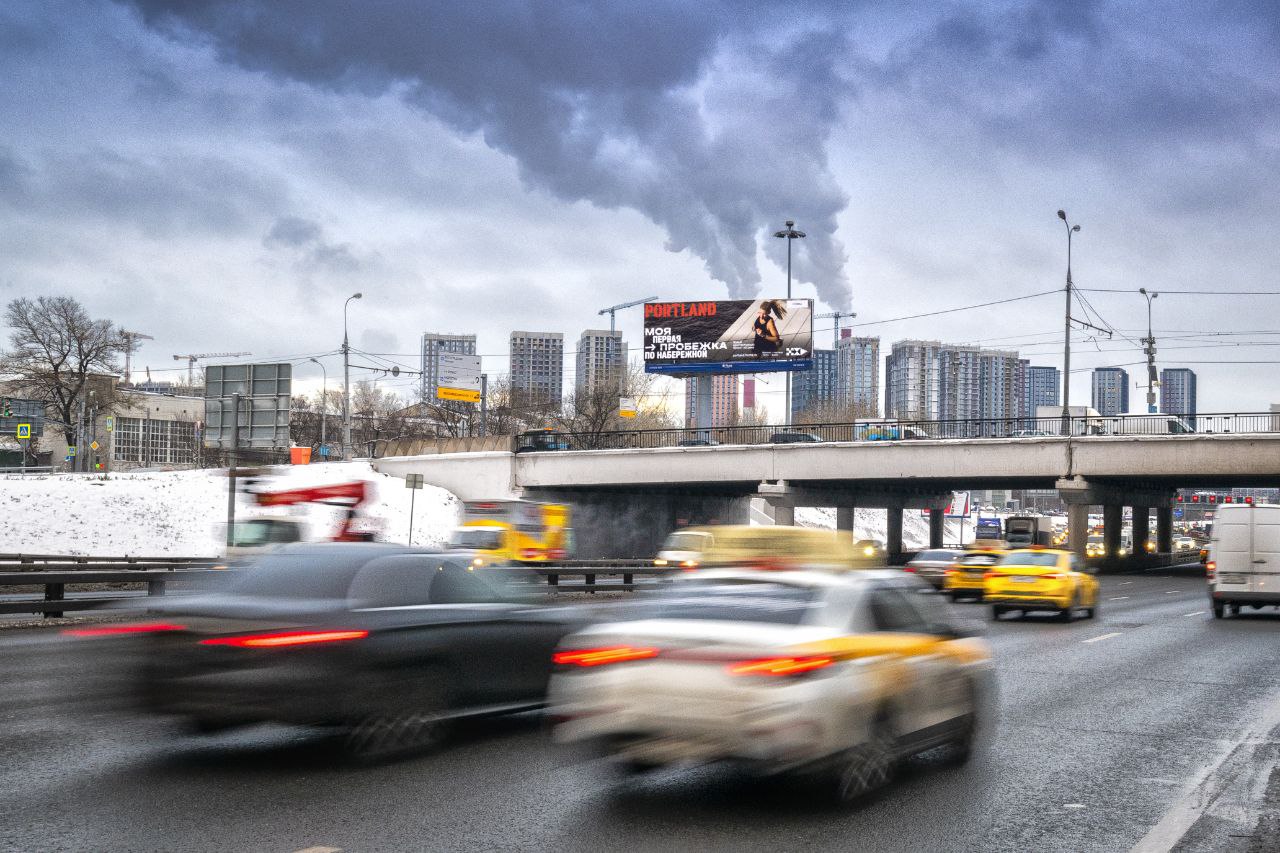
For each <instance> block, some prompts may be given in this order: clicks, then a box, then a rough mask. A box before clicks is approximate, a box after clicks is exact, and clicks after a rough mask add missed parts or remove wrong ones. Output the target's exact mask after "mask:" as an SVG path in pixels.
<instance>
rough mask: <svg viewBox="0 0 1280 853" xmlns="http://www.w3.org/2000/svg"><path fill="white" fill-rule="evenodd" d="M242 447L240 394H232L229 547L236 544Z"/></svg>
mask: <svg viewBox="0 0 1280 853" xmlns="http://www.w3.org/2000/svg"><path fill="white" fill-rule="evenodd" d="M239 447H240V395H239V394H233V395H231V459H230V463H231V464H230V465H229V466H228V467H227V547H228V548H230V547H231V546H233V545H235V544H236V450H237V449H239Z"/></svg>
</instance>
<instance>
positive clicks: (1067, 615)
mask: <svg viewBox="0 0 1280 853" xmlns="http://www.w3.org/2000/svg"><path fill="white" fill-rule="evenodd" d="M1077 603H1078V602H1077V601H1076V596H1074V595H1073V596H1071V603H1069V604H1068V605H1067V606H1066V607H1064V608H1062V609H1061V610H1059V611H1058V621H1059V622H1070V621H1071V620H1072V618H1073V617H1074V616H1075V613H1076V604H1077Z"/></svg>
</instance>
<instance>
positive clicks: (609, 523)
mask: <svg viewBox="0 0 1280 853" xmlns="http://www.w3.org/2000/svg"><path fill="white" fill-rule="evenodd" d="M525 497H526V498H529V499H530V500H537V501H554V502H563V503H567V504H570V505H571V506H572V507H573V533H574V540H575V543H576V549H575V552H574V556H576V557H578V558H581V559H599V558H607V557H617V558H631V557H643V558H647V557H652V556H654V555H655V554H656V553H657V551H658V549H659V548H660V547H661V545H662V543H663V541H664V540H665V539H666V538H667V536H668V535H669V534H670V533H671V532H672V531H673V530H676V529H679V528H681V527H689V526H692V525H698V524H747V523H749V518H750V514H749V509H750V499H749V498H715V497H700V496H692V495H659V494H621V493H616V492H594V493H592V492H556V491H552V490H544V489H538V490H531V491H527V492H525Z"/></svg>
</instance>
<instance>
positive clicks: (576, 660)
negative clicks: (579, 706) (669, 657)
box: [551, 646, 658, 666]
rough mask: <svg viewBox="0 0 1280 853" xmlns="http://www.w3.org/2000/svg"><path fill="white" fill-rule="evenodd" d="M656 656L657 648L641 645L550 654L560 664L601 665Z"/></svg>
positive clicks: (571, 650) (553, 660) (568, 650)
mask: <svg viewBox="0 0 1280 853" xmlns="http://www.w3.org/2000/svg"><path fill="white" fill-rule="evenodd" d="M657 656H658V650H657V649H652V648H647V647H643V646H641V647H635V646H604V647H602V648H598V649H565V650H564V651H561V652H556V653H555V654H554V655H552V656H551V660H552V662H553V663H555V664H558V665H560V666H603V665H604V664H608V663H622V662H624V661H629V660H644V659H645V658H656V657H657Z"/></svg>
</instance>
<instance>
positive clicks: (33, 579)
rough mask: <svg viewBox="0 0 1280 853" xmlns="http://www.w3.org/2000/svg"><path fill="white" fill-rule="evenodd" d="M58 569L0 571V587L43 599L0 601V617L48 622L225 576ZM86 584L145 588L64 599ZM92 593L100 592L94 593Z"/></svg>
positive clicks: (201, 572) (62, 566)
mask: <svg viewBox="0 0 1280 853" xmlns="http://www.w3.org/2000/svg"><path fill="white" fill-rule="evenodd" d="M51 565H57V566H58V568H57V569H52V570H50V569H44V568H42V569H40V570H37V571H30V570H28V571H16V572H13V571H9V572H5V571H0V587H6V586H10V587H13V586H43V587H44V594H43V595H42V596H39V597H36V596H33V597H31V598H19V599H16V600H5V601H0V613H42V614H44V616H45V617H47V618H57V617H60V616H62V615H63V614H64V613H65V612H66V611H68V610H92V609H94V608H96V607H101V606H102V605H104V604H110V603H112V602H116V601H120V600H122V599H123V600H128V599H130V598H145V597H148V596H158V595H164V594H165V592H166V589H167V587H168V585H169V584H172V583H191V582H199V581H202V580H209V579H212V578H215V577H219V576H221V577H225V576H226V572H224V571H222V570H219V569H191V568H186V567H184V566H174V567H172V568H165V569H161V568H144V569H137V568H125V569H121V568H114V567H94V568H92V569H84V568H76V567H75V564H70V565H71V566H72V568H70V569H67V568H66V566H67V565H68V564H51ZM86 584H130V585H137V584H146V590H145V592H141V591H140V592H139V593H138V594H137V595H94V594H92V593H90V594H88V595H85V596H82V597H79V598H67V587H68V586H83V585H86ZM94 592H101V590H95V591H94Z"/></svg>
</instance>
